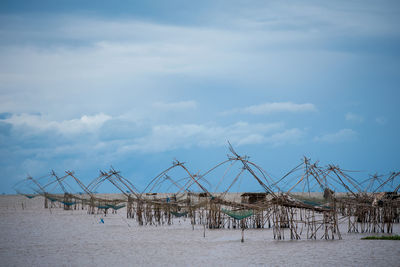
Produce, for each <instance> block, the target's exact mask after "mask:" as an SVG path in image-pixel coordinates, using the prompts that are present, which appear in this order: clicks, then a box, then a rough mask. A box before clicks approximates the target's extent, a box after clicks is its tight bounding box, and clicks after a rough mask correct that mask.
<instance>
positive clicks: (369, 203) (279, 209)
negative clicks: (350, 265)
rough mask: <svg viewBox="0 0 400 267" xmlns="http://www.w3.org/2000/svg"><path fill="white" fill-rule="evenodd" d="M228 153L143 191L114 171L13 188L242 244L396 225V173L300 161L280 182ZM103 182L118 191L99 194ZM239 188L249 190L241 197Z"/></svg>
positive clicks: (178, 166) (47, 202) (178, 165)
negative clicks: (199, 229) (246, 237)
mask: <svg viewBox="0 0 400 267" xmlns="http://www.w3.org/2000/svg"><path fill="white" fill-rule="evenodd" d="M229 151H230V154H228V156H227V159H226V160H224V161H222V162H220V163H218V164H216V165H215V166H213V167H211V168H210V169H208V170H206V171H204V172H200V171H199V172H196V173H195V172H192V171H191V170H189V168H188V167H187V165H186V163H185V162H180V161H178V160H174V161H173V162H172V165H171V166H169V167H168V168H166V169H164V170H162V171H161V172H159V173H158V174H157V175H156V176H155V177H153V178H151V179H149V180H148V183H147V185H146V186H145V188H144V189H143V190H139V189H138V188H137V187H136V186H135V185H134V182H133V181H132V180H129V179H127V178H125V177H123V176H122V174H121V172H119V171H117V170H115V169H114V168H112V167H111V168H110V170H108V171H100V173H99V175H98V176H97V177H96V178H94V179H93V180H91V181H90V182H89V183H86V184H85V183H83V182H82V180H80V179H78V178H77V176H76V174H75V173H74V172H73V171H65V173H64V174H63V175H57V174H56V173H55V171H51V172H50V173H48V174H46V175H44V176H42V177H38V178H33V177H31V176H28V177H27V178H26V179H24V180H22V181H20V182H18V183H17V184H16V185H15V186H14V188H15V190H16V192H17V193H18V194H20V195H23V196H25V197H27V198H28V199H32V198H35V197H39V196H41V197H43V199H44V208H62V209H64V210H77V209H81V210H82V209H84V210H87V213H88V214H102V215H104V216H106V215H107V214H108V213H109V212H110V211H111V212H112V213H117V211H119V210H122V211H125V212H126V217H127V219H131V220H134V221H136V223H137V225H138V226H143V225H171V224H173V223H174V221H175V220H181V219H184V220H189V221H190V223H191V225H192V227H193V229H194V226H195V225H202V226H203V227H204V229H206V228H208V229H224V228H225V229H241V230H242V241H243V231H244V229H247V228H258V229H272V231H273V235H274V238H275V239H277V240H283V239H294V240H296V239H317V238H321V239H341V238H342V235H341V233H340V229H339V225H340V224H342V225H343V224H345V225H346V226H347V231H348V232H356V233H357V232H382V233H392V232H393V224H395V223H399V220H400V215H399V214H400V196H399V190H400V172H391V173H389V174H387V175H378V174H374V175H371V176H369V177H368V179H366V180H364V181H362V182H358V179H355V178H353V177H352V176H353V175H354V174H357V172H354V171H350V170H344V169H341V168H340V167H339V166H337V165H332V164H329V165H326V166H320V164H319V162H312V161H311V159H309V158H307V157H304V158H303V159H302V160H301V161H300V163H299V164H298V165H297V166H296V167H294V168H293V169H291V170H290V171H289V172H287V173H286V174H285V175H283V176H282V177H273V176H272V175H270V174H269V173H267V171H265V170H264V169H263V168H261V167H260V166H259V165H257V164H256V163H254V162H253V161H250V158H249V157H247V156H241V155H239V154H238V153H237V152H236V151H235V150H234V149H233V147H232V146H231V145H230V144H229ZM209 181H215V182H214V183H210V182H209ZM107 184H108V186H110V185H111V186H112V187H113V188H115V189H116V190H117V191H118V192H119V193H118V194H115V195H113V196H112V197H110V196H109V195H107V194H98V193H97V191H98V190H99V188H101V187H102V186H107ZM243 185H245V188H255V190H254V191H251V192H243V190H241V188H243V187H242V186H243ZM341 229H342V231H343V228H341Z"/></svg>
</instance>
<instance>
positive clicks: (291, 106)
mask: <svg viewBox="0 0 400 267" xmlns="http://www.w3.org/2000/svg"><path fill="white" fill-rule="evenodd" d="M316 110H317V108H316V107H315V105H314V104H311V103H305V104H296V103H293V102H272V103H264V104H260V105H253V106H248V107H244V108H239V109H233V110H230V111H225V112H223V114H225V115H228V114H234V113H242V114H255V115H261V114H271V113H283V112H290V113H297V112H313V111H316Z"/></svg>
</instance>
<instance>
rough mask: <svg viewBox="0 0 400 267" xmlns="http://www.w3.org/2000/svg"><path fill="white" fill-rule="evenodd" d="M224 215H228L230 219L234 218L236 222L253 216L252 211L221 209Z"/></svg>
mask: <svg viewBox="0 0 400 267" xmlns="http://www.w3.org/2000/svg"><path fill="white" fill-rule="evenodd" d="M221 211H222V212H223V213H225V214H226V215H228V216H229V217H232V218H234V219H236V220H242V219H244V218H247V217H250V216H251V215H253V211H252V210H226V209H221Z"/></svg>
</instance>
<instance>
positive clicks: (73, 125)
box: [3, 113, 111, 135]
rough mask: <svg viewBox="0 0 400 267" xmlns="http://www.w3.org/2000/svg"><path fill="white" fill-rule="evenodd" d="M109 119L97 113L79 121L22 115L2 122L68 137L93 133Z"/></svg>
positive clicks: (84, 116) (14, 115) (13, 116)
mask: <svg viewBox="0 0 400 267" xmlns="http://www.w3.org/2000/svg"><path fill="white" fill-rule="evenodd" d="M110 119H111V116H108V115H106V114H103V113H98V114H96V115H92V116H90V115H83V116H82V117H80V118H79V119H72V120H63V121H54V120H50V119H48V118H46V117H45V116H42V115H37V114H26V113H23V114H13V115H12V116H11V117H10V118H7V119H5V120H3V121H4V122H7V123H10V124H12V125H13V126H15V127H28V128H29V129H30V130H33V131H34V132H42V131H51V130H55V131H57V132H59V133H61V134H64V135H68V134H79V133H82V132H95V131H96V130H98V129H99V128H100V127H101V126H102V125H103V124H104V123H105V122H106V121H108V120H110ZM28 132H30V131H28Z"/></svg>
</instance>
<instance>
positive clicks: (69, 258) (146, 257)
mask: <svg viewBox="0 0 400 267" xmlns="http://www.w3.org/2000/svg"><path fill="white" fill-rule="evenodd" d="M21 203H24V204H25V206H24V209H22V205H21ZM125 215H126V214H125V210H124V209H122V210H120V211H119V213H118V214H110V215H107V216H106V217H101V216H100V215H88V214H86V211H64V210H62V209H52V210H51V212H50V210H45V209H43V199H41V198H35V199H32V200H30V199H26V198H23V197H19V196H0V218H1V219H0V259H1V261H0V265H1V266H113V265H114V266H134V265H136V266H139V265H140V266H155V265H156V266H159V265H163V266H205V265H209V266H215V265H219V266H228V265H229V266H232V265H233V266H246V265H267V266H312V265H314V266H332V265H334V266H338V265H341V266H400V242H399V241H386V240H360V238H361V237H362V236H366V235H368V234H348V233H346V230H345V228H343V229H342V237H343V240H333V241H332V240H330V241H326V240H298V241H291V240H285V241H275V240H274V239H273V235H272V230H270V229H264V230H257V229H253V230H251V229H248V230H246V231H245V242H244V243H241V242H240V239H241V231H240V230H229V229H225V230H208V229H207V230H206V237H205V238H204V237H203V227H202V226H201V225H198V226H196V227H195V230H192V226H191V225H190V221H189V220H186V221H185V220H183V219H181V220H175V222H174V225H172V226H161V227H160V226H157V227H156V226H144V227H138V226H136V224H135V222H134V220H127V219H126V218H125ZM100 218H104V224H101V223H100ZM343 227H344V226H343ZM394 231H395V232H396V233H400V227H399V225H395V227H394ZM285 237H286V238H288V237H289V233H288V232H287V233H285Z"/></svg>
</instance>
